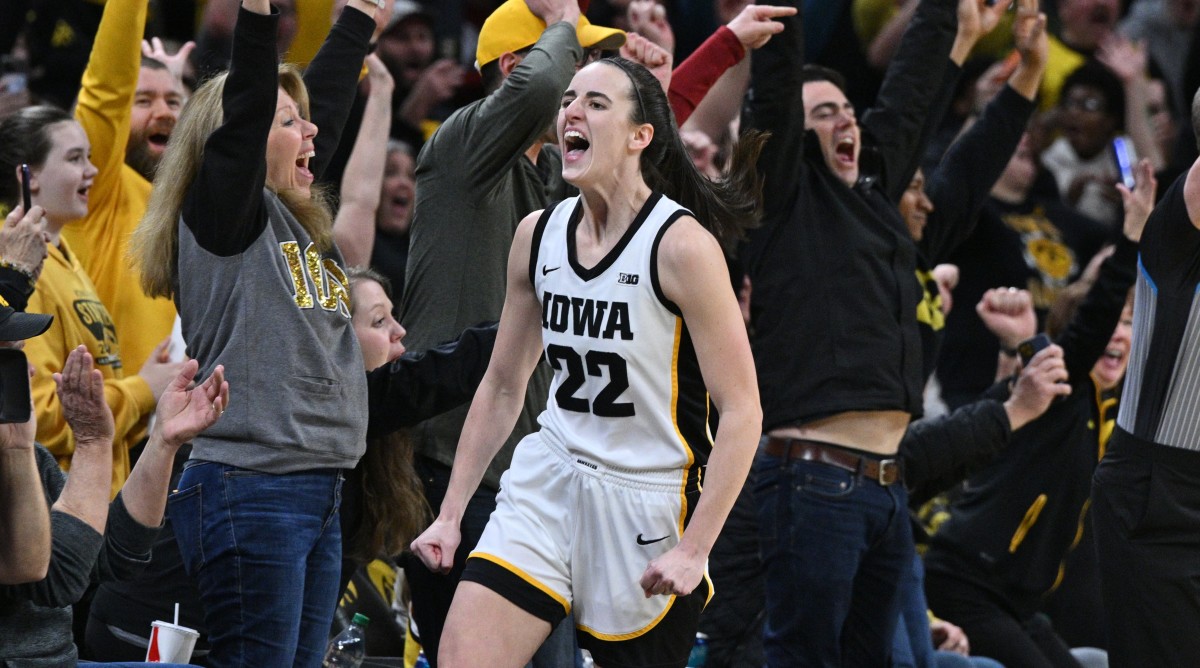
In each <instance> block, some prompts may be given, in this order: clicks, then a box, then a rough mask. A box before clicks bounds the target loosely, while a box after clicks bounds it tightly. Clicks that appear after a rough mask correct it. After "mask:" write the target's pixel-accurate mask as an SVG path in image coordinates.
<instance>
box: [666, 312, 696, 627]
mask: <svg viewBox="0 0 1200 668" xmlns="http://www.w3.org/2000/svg"><path fill="white" fill-rule="evenodd" d="M682 338H683V318H680V317H678V316H676V318H675V342H674V343H673V344H672V346H671V426H672V427H674V428H675V435H676V436H678V437H679V442H680V443H681V444H683V451H684V452H686V453H687V464H686V465H685V466H684V467H683V471H682V473H683V479H682V480H681V481H680V482H679V535H680V536H683V525H684V522H685V520H686V519H687V514H688V512H687V507H688V499H687V483H688V473H690V472H691V470H692V464H694V463H695V462H696V453H694V452H692V446H691V444H690V443H688V440H687V439H686V438H684V436H683V431H681V430H680V429H679V343H680V341H681V340H682ZM668 607H669V606H668Z"/></svg>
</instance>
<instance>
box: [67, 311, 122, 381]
mask: <svg viewBox="0 0 1200 668" xmlns="http://www.w3.org/2000/svg"><path fill="white" fill-rule="evenodd" d="M71 306H72V307H74V309H75V315H76V316H77V317H78V318H79V322H80V324H82V325H83V326H84V327H86V328H87V330H88V331H89V332H91V333H92V336H93V337H94V338H95V339H96V345H97V346H98V352H99V354H98V355H96V364H97V365H98V366H111V367H112V368H113V369H120V368H121V352H120V351H121V348H120V347H119V346H118V345H117V328H116V326H115V325H113V321H112V317H111V316H109V315H108V309H106V308H104V304H101V303H100V301H99V300H96V299H76V300H75V301H74V302H72V303H71Z"/></svg>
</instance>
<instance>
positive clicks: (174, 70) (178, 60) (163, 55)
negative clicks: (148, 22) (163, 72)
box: [142, 37, 196, 81]
mask: <svg viewBox="0 0 1200 668" xmlns="http://www.w3.org/2000/svg"><path fill="white" fill-rule="evenodd" d="M194 48H196V43H195V42H190V41H189V42H185V43H184V44H183V46H181V47H179V50H178V51H176V52H175V54H174V55H171V54H168V53H167V50H166V48H165V47H163V43H162V40H161V39H159V38H157V37H151V38H150V41H146V40H142V55H144V56H146V57H148V58H153V59H155V60H157V61H158V62H160V63H162V64H163V65H166V66H167V71H168V72H170V73H171V76H173V77H175V80H176V81H183V74H184V71H185V70H186V69H187V59H188V55H189V54H190V53H191V52H192V49H194Z"/></svg>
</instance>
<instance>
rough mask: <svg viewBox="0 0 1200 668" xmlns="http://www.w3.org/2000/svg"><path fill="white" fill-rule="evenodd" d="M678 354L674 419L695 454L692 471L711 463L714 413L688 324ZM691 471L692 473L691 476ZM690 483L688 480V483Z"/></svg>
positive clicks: (680, 336) (693, 454)
mask: <svg viewBox="0 0 1200 668" xmlns="http://www.w3.org/2000/svg"><path fill="white" fill-rule="evenodd" d="M680 327H682V330H683V331H681V332H680V333H679V352H678V354H677V355H676V358H675V377H676V379H677V387H676V398H675V414H674V415H672V416H671V419H672V421H673V422H674V423H675V427H676V428H677V429H679V435H680V436H682V437H683V440H684V441H686V443H687V447H688V449H690V450H691V451H692V460H693V461H694V462H695V463H694V464H693V465H692V467H693V469H695V468H697V467H700V466H704V465H706V464H708V457H709V455H710V454H711V453H712V441H710V440H709V438H708V421H709V418H710V416H711V414H712V412H713V411H712V408H713V406H712V401H711V399H710V398H709V395H708V387H707V386H706V385H705V384H704V376H703V374H701V373H700V360H698V359H697V358H696V348H695V346H693V344H692V335H691V332H690V331H689V330H688V326H687V323H683V324H681V325H680ZM691 474H692V472H689V476H691ZM690 483H691V480H690V479H689V484H690Z"/></svg>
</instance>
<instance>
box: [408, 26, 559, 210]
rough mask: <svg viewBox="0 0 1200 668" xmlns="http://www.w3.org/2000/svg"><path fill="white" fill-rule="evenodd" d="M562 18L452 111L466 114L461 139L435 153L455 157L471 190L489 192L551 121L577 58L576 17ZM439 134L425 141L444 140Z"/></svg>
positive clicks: (462, 118)
mask: <svg viewBox="0 0 1200 668" xmlns="http://www.w3.org/2000/svg"><path fill="white" fill-rule="evenodd" d="M571 4H574V3H571ZM577 11H578V10H577V9H576V12H577ZM550 18H551V19H553V18H554V17H553V16H552V17H550ZM562 18H563V19H565V20H558V21H555V22H554V23H551V24H550V25H549V26H548V27H547V28H546V30H545V31H544V32H542V36H541V37H540V38H539V39H538V41H537V43H536V44H534V45H533V48H532V49H530V50H529V53H527V54H526V55H525V58H524V59H523V60H522V61H521V64H519V65H517V66H516V68H515V69H513V71H512V72H511V73H510V74H509V75H508V77H506V78H505V79H504V83H502V84H501V85H500V88H498V89H496V91H495V92H493V93H492V94H490V95H488V96H487V97H486V98H485V99H484V100H483V101H482V102H480V103H478V104H477V105H475V106H471V107H467V108H466V109H462V110H460V111H459V112H458V113H459V114H466V115H465V116H463V117H461V120H462V129H463V134H462V135H461V141H460V139H459V138H455V139H453V141H454V142H455V144H456V145H455V146H444V147H443V146H439V149H444V150H443V152H442V153H440V155H453V156H457V158H458V160H457V162H458V164H459V165H460V171H459V173H460V174H461V175H462V176H461V178H466V179H470V180H471V182H472V188H473V189H477V190H481V191H482V190H485V189H488V188H490V186H491V185H492V184H493V183H495V182H496V181H497V180H498V179H499V178H500V177H501V176H502V175H504V174H506V173H508V170H509V168H510V167H511V166H512V165H514V164H516V162H517V161H518V160H519V159H520V157H521V154H522V153H524V152H525V150H526V149H528V148H529V147H530V146H532V145H533V143H534V142H535V141H537V139H538V138H539V137H541V136H542V135H543V134H545V132H546V129H547V128H549V127H550V125H551V123H553V121H554V117H555V114H556V113H557V112H558V102H559V100H560V99H561V98H562V93H563V91H564V90H566V88H567V85H568V84H569V83H570V82H571V77H572V76H574V74H575V65H576V63H578V62H579V61H580V59H582V58H583V48H582V47H580V46H579V38H578V37H577V36H576V35H575V23H576V21H577V20H578V16H577V15H576V16H574V17H572V16H571V14H570V13H567V14H566V15H564V16H563V17H562ZM442 134H443V133H437V134H435V135H434V136H433V138H432V139H431V140H430V141H433V142H439V141H450V140H447V139H446V138H445V137H444V136H442Z"/></svg>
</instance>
